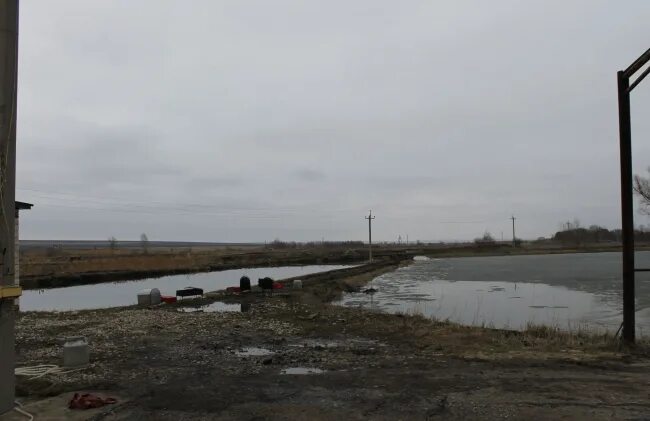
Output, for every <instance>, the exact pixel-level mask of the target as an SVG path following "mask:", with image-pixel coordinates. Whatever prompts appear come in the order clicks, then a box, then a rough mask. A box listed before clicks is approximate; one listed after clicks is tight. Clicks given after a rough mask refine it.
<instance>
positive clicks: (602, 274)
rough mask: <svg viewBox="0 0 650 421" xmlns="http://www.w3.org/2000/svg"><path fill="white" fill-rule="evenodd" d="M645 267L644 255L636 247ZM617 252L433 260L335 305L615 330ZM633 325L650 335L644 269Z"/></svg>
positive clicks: (648, 263) (516, 324)
mask: <svg viewBox="0 0 650 421" xmlns="http://www.w3.org/2000/svg"><path fill="white" fill-rule="evenodd" d="M636 260H637V266H638V267H646V268H648V267H650V252H638V253H637V255H636ZM620 271H621V255H620V253H584V254H557V255H537V256H499V257H468V258H449V259H431V260H421V261H416V262H415V263H414V264H413V265H411V266H408V267H404V268H401V269H399V270H397V271H395V272H391V273H387V274H384V275H382V276H379V277H378V278H376V279H375V280H373V281H372V283H371V285H372V286H373V287H374V288H375V289H377V290H378V292H377V293H375V294H372V295H370V294H363V293H352V294H346V295H345V296H344V297H343V300H342V301H341V302H340V304H341V305H345V306H361V307H367V308H374V309H377V310H381V311H387V312H406V313H419V314H423V315H426V316H431V317H435V318H437V319H441V320H445V319H449V320H451V321H455V322H459V323H463V324H468V325H485V326H491V327H495V328H509V329H522V328H525V327H526V325H528V324H529V323H533V324H546V325H553V326H559V327H561V328H564V329H569V330H578V329H588V330H592V331H594V330H595V331H602V330H605V329H607V330H610V331H616V330H617V329H618V327H619V326H620V324H621V321H622V282H621V272H620ZM636 291H637V302H636V308H637V313H636V314H637V329H638V333H639V334H640V335H650V273H638V274H637V282H636Z"/></svg>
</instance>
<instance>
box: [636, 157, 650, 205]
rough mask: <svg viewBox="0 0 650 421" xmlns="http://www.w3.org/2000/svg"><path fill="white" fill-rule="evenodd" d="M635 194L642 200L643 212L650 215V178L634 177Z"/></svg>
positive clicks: (649, 169) (649, 170)
mask: <svg viewBox="0 0 650 421" xmlns="http://www.w3.org/2000/svg"><path fill="white" fill-rule="evenodd" d="M648 172H650V168H648ZM634 192H635V193H636V194H637V196H639V198H640V199H641V212H643V213H645V214H646V215H650V178H643V177H641V176H640V175H634Z"/></svg>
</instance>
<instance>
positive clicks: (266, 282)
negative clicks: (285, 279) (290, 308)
mask: <svg viewBox="0 0 650 421" xmlns="http://www.w3.org/2000/svg"><path fill="white" fill-rule="evenodd" d="M257 285H259V286H260V288H262V289H273V279H271V278H260V279H258V281H257Z"/></svg>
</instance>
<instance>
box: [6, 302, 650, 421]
mask: <svg viewBox="0 0 650 421" xmlns="http://www.w3.org/2000/svg"><path fill="white" fill-rule="evenodd" d="M303 298H305V300H303ZM303 302H309V305H307V304H304V303H303ZM17 333H18V336H17V347H18V349H17V352H18V361H19V364H20V365H35V364H40V363H60V362H61V347H60V345H59V343H58V342H57V338H60V337H65V336H72V335H84V336H87V337H88V338H89V341H90V344H91V353H92V354H91V359H92V363H91V364H90V366H89V367H87V368H86V369H85V370H82V371H78V372H74V373H70V374H66V375H62V376H57V377H45V378H42V379H37V380H24V379H19V382H18V391H19V394H20V395H21V396H22V397H23V399H26V400H27V401H28V402H29V401H30V400H34V399H39V398H43V397H46V396H54V395H59V394H66V393H68V394H69V393H72V392H74V391H79V390H90V389H92V390H102V391H104V392H107V393H111V392H112V393H115V394H117V395H119V396H128V397H129V401H128V402H126V403H123V404H122V405H119V406H117V407H116V408H115V409H114V411H112V413H111V414H110V418H111V419H118V420H119V419H124V420H126V419H160V420H180V419H226V420H228V419H233V420H234V419H260V420H261V419H273V420H276V419H277V420H293V419H306V420H307V419H308V420H329V419H346V420H347V419H387V420H388V419H390V420H395V419H405V420H406V419H408V420H411V419H438V418H444V419H505V418H510V419H521V418H524V417H529V418H532V419H553V420H555V419H561V418H566V419H590V420H592V419H643V418H644V417H646V418H648V417H650V400H649V399H648V398H649V395H648V393H649V391H650V389H649V388H648V386H649V380H648V379H650V377H648V374H650V360H649V359H648V358H647V357H646V354H645V349H644V348H640V349H637V350H634V351H630V350H621V349H619V347H617V346H616V345H615V344H613V343H612V342H611V338H610V339H608V338H605V337H603V338H600V337H575V336H571V335H559V334H556V335H552V332H551V333H549V332H548V331H543V330H540V331H535V332H530V333H528V334H526V333H524V334H520V333H513V332H502V331H494V330H488V329H477V328H468V327H462V326H457V325H451V324H446V323H436V322H434V321H431V320H427V319H424V318H421V317H414V316H403V315H387V314H378V313H371V312H366V311H362V310H357V309H348V308H341V307H336V306H332V305H327V304H322V305H315V304H313V297H312V299H307V298H306V297H300V298H298V299H297V298H296V297H295V296H276V297H261V298H259V299H257V300H256V302H254V303H253V304H252V305H251V307H250V310H249V311H247V312H243V313H242V312H214V313H206V312H179V311H178V308H177V307H175V306H160V307H157V308H154V309H139V308H123V309H112V310H99V311H80V312H65V313H27V314H24V315H22V316H21V318H20V320H19V322H18V332H17ZM251 348H252V349H251ZM293 368H298V369H299V370H298V371H299V372H300V371H301V370H300V369H303V370H302V371H306V372H310V371H311V370H314V369H317V370H321V371H322V372H318V373H312V374H303V375H292V374H283V373H285V372H286V370H287V369H293ZM305 369H306V370H305ZM289 372H292V371H291V370H289ZM41 415H43V414H41Z"/></svg>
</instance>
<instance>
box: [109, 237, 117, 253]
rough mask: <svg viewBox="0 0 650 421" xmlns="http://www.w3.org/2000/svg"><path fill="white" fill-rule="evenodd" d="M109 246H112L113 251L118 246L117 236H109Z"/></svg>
mask: <svg viewBox="0 0 650 421" xmlns="http://www.w3.org/2000/svg"><path fill="white" fill-rule="evenodd" d="M108 246H109V247H110V248H111V251H112V252H113V251H115V249H116V248H117V238H115V237H113V236H110V237H108Z"/></svg>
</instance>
